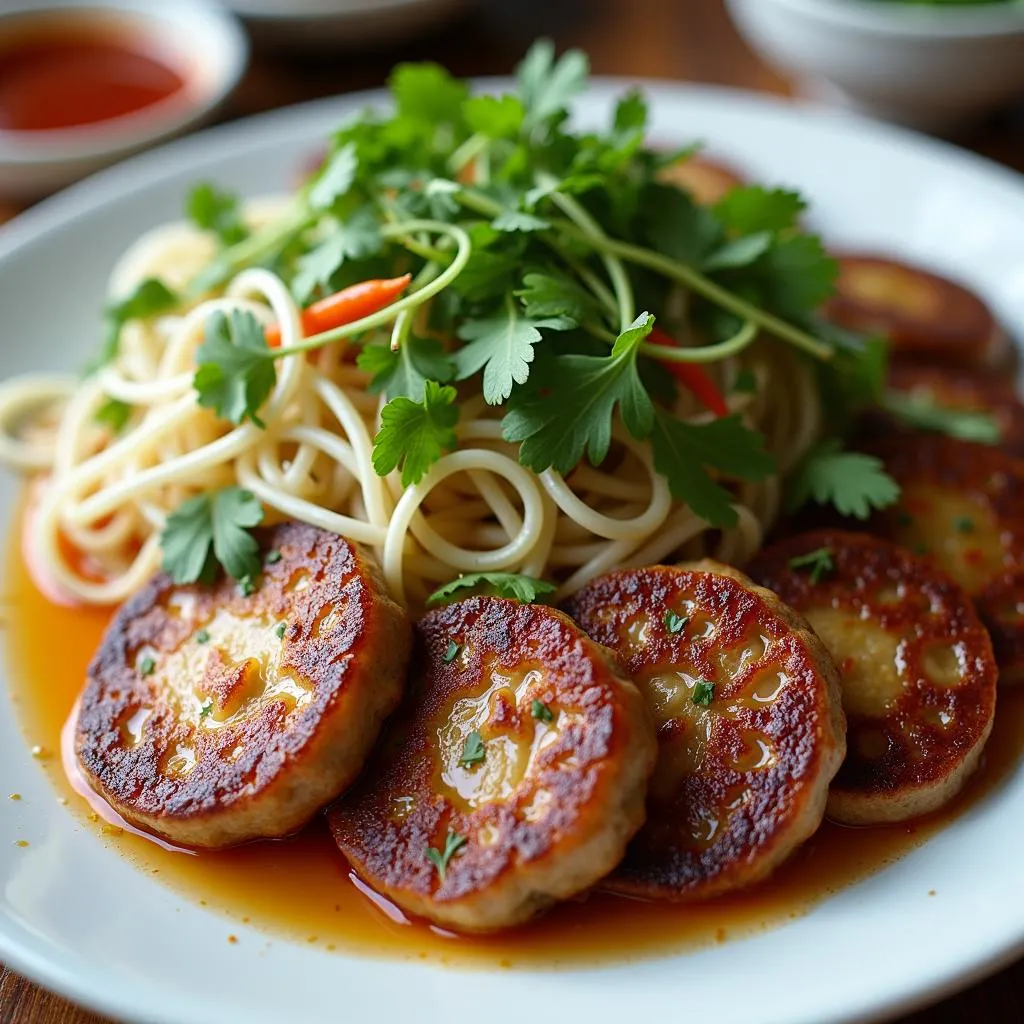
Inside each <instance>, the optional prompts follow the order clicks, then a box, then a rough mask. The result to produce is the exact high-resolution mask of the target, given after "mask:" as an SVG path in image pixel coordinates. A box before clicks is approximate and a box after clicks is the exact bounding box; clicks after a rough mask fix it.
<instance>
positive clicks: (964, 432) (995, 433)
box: [882, 391, 1000, 445]
mask: <svg viewBox="0 0 1024 1024" xmlns="http://www.w3.org/2000/svg"><path fill="white" fill-rule="evenodd" d="M882 407H883V408H884V409H885V410H886V411H887V412H889V413H891V414H892V415H893V416H895V417H896V418H897V419H899V420H902V421H903V422H904V423H906V424H908V425H909V426H911V427H916V428H917V429H918V430H931V431H935V432H936V433H939V434H947V435H948V436H949V437H957V438H959V439H960V440H961V441H975V442H977V443H978V444H988V445H993V444H998V443H999V439H1000V431H999V424H998V423H996V421H995V419H993V417H992V416H991V415H989V414H988V413H985V412H974V411H972V410H967V409H953V408H950V407H949V406H943V405H940V404H938V403H937V402H936V401H935V398H934V396H932V395H930V394H928V393H926V392H923V391H911V392H901V391H887V392H886V393H885V396H884V398H883V399H882Z"/></svg>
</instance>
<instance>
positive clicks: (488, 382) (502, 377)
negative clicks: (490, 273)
mask: <svg viewBox="0 0 1024 1024" xmlns="http://www.w3.org/2000/svg"><path fill="white" fill-rule="evenodd" d="M507 309H508V312H507V314H506V315H505V316H499V317H492V318H490V319H487V320H468V321H466V322H465V323H463V324H462V326H461V327H460V328H459V332H458V334H459V337H460V338H461V339H462V340H463V341H468V342H469V344H468V345H466V346H464V347H463V348H460V349H459V350H458V352H456V353H455V366H456V368H457V371H458V372H457V374H456V375H457V377H458V379H459V380H466V379H467V378H468V377H472V376H473V374H474V373H477V372H478V371H479V370H481V369H482V370H483V371H484V380H483V391H484V401H485V402H487V404H488V405H501V403H502V402H504V401H505V399H507V398H508V396H509V395H510V394H512V387H513V385H514V384H525V383H526V380H527V378H528V377H529V376H530V363H532V362H533V346H534V345H536V344H537V342H538V341H540V340H541V337H542V335H541V333H540V330H539V328H541V327H545V328H548V329H549V330H554V331H565V330H569V328H571V327H575V326H576V325H575V323H574V322H573V321H572V320H568V319H566V318H565V317H552V318H549V319H546V320H529V319H525V318H523V317H521V316H520V315H519V312H518V309H517V308H516V306H515V305H514V304H513V303H512V302H511V301H509V302H508V303H507Z"/></svg>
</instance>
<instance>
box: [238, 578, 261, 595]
mask: <svg viewBox="0 0 1024 1024" xmlns="http://www.w3.org/2000/svg"><path fill="white" fill-rule="evenodd" d="M238 589H239V590H240V591H241V592H242V595H243V596H244V597H252V595H253V594H255V593H256V589H257V586H256V581H255V580H254V579H253V578H252V576H243V577H242V578H241V579H240V580H239V581H238Z"/></svg>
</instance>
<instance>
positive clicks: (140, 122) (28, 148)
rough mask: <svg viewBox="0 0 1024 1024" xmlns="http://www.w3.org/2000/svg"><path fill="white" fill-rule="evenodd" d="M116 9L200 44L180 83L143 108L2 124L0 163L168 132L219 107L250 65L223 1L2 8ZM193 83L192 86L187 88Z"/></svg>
mask: <svg viewBox="0 0 1024 1024" xmlns="http://www.w3.org/2000/svg"><path fill="white" fill-rule="evenodd" d="M72 12H80V13H82V14H86V15H87V14H98V15H111V16H113V17H115V18H116V17H117V16H119V15H122V16H127V17H130V18H131V19H132V20H134V21H137V22H139V23H143V24H146V25H148V28H149V30H150V31H152V33H153V34H154V35H156V36H159V35H160V33H161V30H165V31H166V29H167V28H168V27H171V26H173V28H174V31H175V33H176V34H178V35H182V34H184V33H185V32H188V33H189V35H190V36H191V37H192V38H194V39H197V40H200V41H201V42H200V44H199V45H197V46H196V47H194V48H190V49H189V50H188V51H186V52H185V56H187V57H188V58H189V59H190V60H192V61H193V63H194V64H195V65H196V67H197V69H198V70H197V71H196V72H193V73H192V74H190V75H188V76H186V82H185V87H184V88H183V89H181V90H179V91H178V92H176V93H174V94H173V95H171V96H168V97H166V98H165V99H162V100H159V101H158V102H156V103H153V104H151V105H149V106H147V107H145V108H144V109H142V110H137V111H133V112H131V113H128V114H123V115H121V116H120V117H114V118H110V119H108V120H104V121H99V122H96V123H95V124H86V125H75V126H73V127H68V128H53V129H47V130H44V131H11V130H5V129H0V164H2V165H5V166H9V167H10V166H19V165H20V166H32V165H35V164H53V163H63V162H66V161H67V162H70V161H74V160H83V159H91V158H97V157H105V156H112V155H115V154H117V153H118V152H121V151H127V150H131V149H134V148H137V147H138V146H140V145H143V144H145V143H147V142H153V141H155V140H157V139H161V138H164V137H166V136H167V135H170V134H172V133H173V132H175V131H177V130H179V129H181V128H183V127H185V126H187V125H189V124H191V123H192V122H194V121H196V120H197V119H199V118H201V117H202V116H203V115H204V114H206V113H208V112H210V111H211V110H213V109H215V108H216V107H217V106H219V105H220V104H221V103H222V102H223V101H224V100H225V99H226V98H227V97H228V96H229V95H230V93H231V92H233V91H234V89H235V87H236V86H237V85H238V83H239V81H240V80H241V77H242V75H243V73H244V72H245V69H246V67H247V66H248V63H249V37H248V35H247V34H246V32H245V30H244V29H243V28H242V25H241V22H240V21H239V19H238V18H237V17H236V16H235V15H234V14H232V13H231V12H230V11H229V10H227V8H226V7H223V6H221V5H220V4H217V3H210V2H207V0H174V2H173V3H166V4H163V3H161V4H154V3H152V2H150V0H14V2H13V3H7V4H4V6H3V9H2V11H0V34H2V32H3V26H4V23H5V22H8V21H11V20H15V19H19V18H24V17H29V18H31V17H33V16H37V15H38V16H43V17H45V16H49V15H53V14H60V13H72ZM190 85H191V88H190Z"/></svg>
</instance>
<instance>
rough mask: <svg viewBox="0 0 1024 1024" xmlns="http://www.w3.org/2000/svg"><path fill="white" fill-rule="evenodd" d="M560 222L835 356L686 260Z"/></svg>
mask: <svg viewBox="0 0 1024 1024" xmlns="http://www.w3.org/2000/svg"><path fill="white" fill-rule="evenodd" d="M560 226H561V228H562V230H563V231H565V233H566V234H568V235H571V236H574V237H576V238H578V239H580V240H581V241H585V242H589V243H590V244H591V245H593V246H594V248H595V249H597V250H598V251H604V252H607V253H610V254H612V255H615V256H618V257H619V258H620V259H623V260H626V261H627V262H628V263H635V264H637V265H638V266H641V267H647V268H648V269H649V270H653V271H655V272H656V273H658V274H661V275H662V276H664V277H667V278H670V279H671V280H673V281H678V282H679V283H680V284H684V285H686V286H687V287H688V288H690V289H692V290H693V291H695V292H697V293H698V294H699V295H703V296H704V298H706V299H709V300H710V301H712V302H714V303H716V304H717V305H719V306H721V307H722V308H723V309H727V310H729V312H730V313H735V314H736V315H737V316H739V317H742V318H743V319H744V320H748V321H752V322H753V323H755V324H757V325H758V326H759V327H761V328H763V329H764V330H765V331H767V332H768V333H769V334H773V335H775V337H777V338H781V339H782V340H783V341H788V342H789V343H790V344H791V345H793V346H794V347H795V348H798V349H801V350H802V351H804V352H807V353H809V354H810V355H812V356H814V357H815V359H821V360H823V361H825V360H828V359H831V358H832V355H833V352H834V350H833V348H832V346H831V345H827V344H826V343H825V342H823V341H819V340H818V339H817V338H815V337H812V336H811V335H810V334H808V333H807V332H806V331H803V330H801V329H800V328H799V327H794V326H793V325H792V324H789V323H786V321H785V320H782V319H780V318H779V317H777V316H775V315H774V314H773V313H768V312H766V311H765V310H763V309H758V307H757V306H754V305H752V304H751V303H749V302H747V301H746V299H741V298H740V297H739V296H738V295H734V294H733V293H732V292H730V291H728V290H727V289H725V288H723V287H722V286H721V285H718V284H716V283H715V282H714V281H712V280H710V279H709V278H707V277H705V276H704V275H703V274H701V273H700V272H699V271H696V270H694V269H693V268H692V267H688V266H686V264H684V263H677V262H676V261H675V260H671V259H669V258H668V257H667V256H662V255H661V254H660V253H657V252H654V251H653V250H651V249H644V248H642V247H641V246H639V245H631V244H630V243H629V242H620V241H618V240H617V239H614V238H609V237H608V236H607V235H604V236H602V237H600V238H598V237H595V236H594V235H591V234H589V233H587V232H585V231H583V230H581V229H580V228H579V227H577V226H576V225H575V224H573V223H570V222H564V223H563V224H562V225H560Z"/></svg>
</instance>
